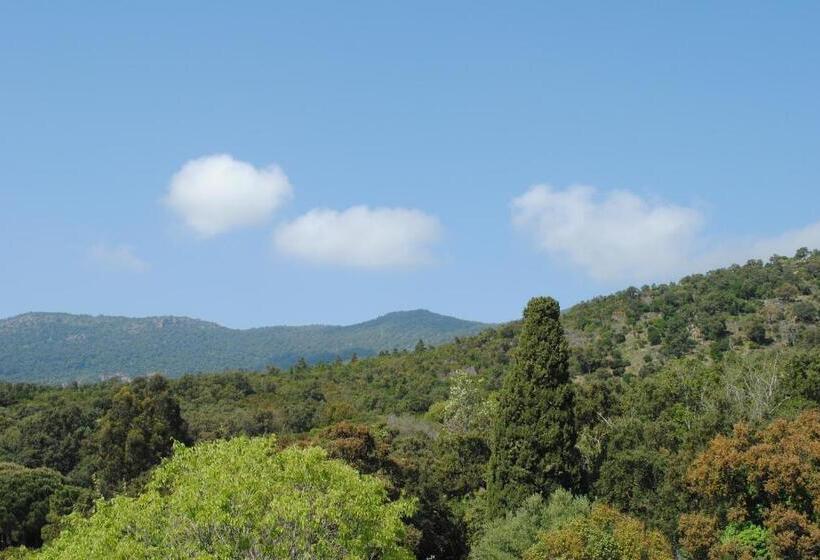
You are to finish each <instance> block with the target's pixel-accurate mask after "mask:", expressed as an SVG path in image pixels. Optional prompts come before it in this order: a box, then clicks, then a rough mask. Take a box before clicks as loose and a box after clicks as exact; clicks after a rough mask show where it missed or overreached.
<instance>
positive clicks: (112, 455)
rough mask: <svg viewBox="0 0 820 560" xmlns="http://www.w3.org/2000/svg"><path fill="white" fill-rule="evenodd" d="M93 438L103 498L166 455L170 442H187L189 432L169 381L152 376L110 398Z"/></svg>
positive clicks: (128, 386)
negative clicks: (109, 403)
mask: <svg viewBox="0 0 820 560" xmlns="http://www.w3.org/2000/svg"><path fill="white" fill-rule="evenodd" d="M95 439H96V444H97V452H98V460H97V471H96V477H97V484H98V485H99V489H100V491H101V492H102V493H103V494H105V495H111V494H112V493H113V492H114V491H115V490H117V489H118V488H119V487H120V486H121V485H122V484H123V483H125V482H127V481H129V480H131V479H133V478H135V477H137V476H138V475H140V474H142V473H144V472H145V471H147V470H148V469H149V468H151V467H152V466H154V465H156V464H157V463H159V462H160V460H161V459H162V458H163V457H165V456H167V455H169V454H170V452H171V449H172V446H173V443H174V441H181V442H187V441H188V429H187V425H186V423H185V421H184V420H183V419H182V416H181V415H180V411H179V403H178V402H177V400H176V399H175V398H174V397H173V396H172V395H171V393H170V391H169V385H168V381H167V380H166V379H165V378H163V377H160V376H152V377H150V378H147V379H137V380H136V381H134V382H133V383H131V384H130V385H126V386H124V387H122V388H121V389H120V390H119V391H118V392H117V393H116V394H115V395H114V398H113V399H112V402H111V408H110V409H109V410H108V411H107V412H106V413H105V415H104V416H103V417H102V420H101V421H100V427H99V429H98V431H97V433H96V437H95Z"/></svg>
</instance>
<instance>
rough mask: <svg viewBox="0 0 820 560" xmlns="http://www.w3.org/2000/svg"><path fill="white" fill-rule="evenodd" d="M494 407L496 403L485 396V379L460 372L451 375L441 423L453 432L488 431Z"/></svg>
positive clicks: (485, 432) (473, 374) (483, 432)
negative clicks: (448, 393)
mask: <svg viewBox="0 0 820 560" xmlns="http://www.w3.org/2000/svg"><path fill="white" fill-rule="evenodd" d="M495 408H496V402H495V401H494V400H491V399H490V398H489V397H488V396H487V390H486V389H485V380H484V378H482V377H480V376H478V375H477V374H475V373H471V372H465V371H459V372H457V373H456V374H455V375H453V377H452V382H451V384H450V395H449V397H448V399H447V400H446V401H445V402H444V411H443V414H442V423H443V424H444V427H445V428H447V430H449V431H451V432H454V433H459V434H467V433H478V434H485V435H486V434H488V433H490V431H491V426H492V421H493V416H494V415H495Z"/></svg>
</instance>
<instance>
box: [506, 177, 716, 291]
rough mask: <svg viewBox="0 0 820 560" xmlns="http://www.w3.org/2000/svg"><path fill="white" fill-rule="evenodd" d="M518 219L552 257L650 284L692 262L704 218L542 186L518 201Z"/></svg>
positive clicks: (603, 275) (618, 196)
mask: <svg viewBox="0 0 820 560" xmlns="http://www.w3.org/2000/svg"><path fill="white" fill-rule="evenodd" d="M512 220H513V224H514V225H515V226H516V227H518V228H519V229H520V230H522V231H524V232H526V233H528V234H530V235H531V236H532V238H533V239H534V240H535V242H536V243H537V245H538V246H539V247H540V248H541V249H543V250H544V251H546V252H547V253H548V254H550V255H554V256H558V257H564V258H567V259H569V261H570V262H572V263H573V264H575V265H576V266H579V267H580V268H582V269H583V270H584V271H586V272H587V273H588V274H590V275H591V276H592V277H594V278H596V279H599V280H609V279H627V278H628V279H636V280H647V279H652V278H657V277H659V276H660V277H663V276H667V275H669V274H672V273H675V272H677V271H678V270H680V267H681V263H682V262H687V261H688V260H689V258H690V255H691V252H692V247H693V242H694V241H695V236H696V234H697V232H698V231H699V229H700V227H701V224H702V222H703V217H702V216H701V214H700V213H699V212H698V211H697V210H694V209H692V208H686V207H683V206H676V205H672V204H663V203H652V202H649V201H647V200H644V199H643V198H641V197H639V196H637V195H635V194H633V193H631V192H628V191H610V192H607V193H601V192H600V191H598V190H597V189H595V188H594V187H589V186H571V187H569V188H567V189H564V190H561V189H556V188H554V187H551V186H549V185H538V186H534V187H532V188H531V189H530V190H528V191H527V192H526V193H524V194H523V195H521V196H519V197H518V198H516V199H514V200H513V201H512Z"/></svg>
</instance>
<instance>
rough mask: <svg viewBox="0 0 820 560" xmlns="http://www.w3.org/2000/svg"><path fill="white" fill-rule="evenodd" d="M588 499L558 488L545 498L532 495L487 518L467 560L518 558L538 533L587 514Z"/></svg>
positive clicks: (507, 559) (536, 537)
mask: <svg viewBox="0 0 820 560" xmlns="http://www.w3.org/2000/svg"><path fill="white" fill-rule="evenodd" d="M589 508H590V505H589V500H587V499H586V498H584V497H575V496H573V495H572V494H570V493H569V492H567V491H566V490H563V489H558V490H556V491H555V492H553V493H552V495H551V496H550V498H549V500H545V499H544V498H542V497H541V495H540V494H533V495H532V496H530V497H529V498H527V499H526V500H524V503H523V505H521V507H519V508H518V509H517V510H516V511H515V513H508V514H507V515H506V516H504V517H499V518H497V519H494V520H492V521H490V522H489V523H488V524H487V526H486V527H485V528H484V530H483V531H482V534H481V537H480V538H479V539H478V540H477V541H476V543H475V544H474V545H473V546H472V547H471V549H470V560H518V559H519V558H521V557H522V556H523V554H524V552H525V551H526V550H527V549H529V548H530V547H532V546H533V545H534V544H535V543H536V541H537V539H538V534H539V533H542V532H544V531H548V530H551V529H554V528H557V527H559V526H561V525H563V524H565V523H567V522H568V521H570V520H572V519H575V518H576V517H582V516H584V515H587V514H588V513H589Z"/></svg>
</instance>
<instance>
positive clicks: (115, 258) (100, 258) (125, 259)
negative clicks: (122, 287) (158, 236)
mask: <svg viewBox="0 0 820 560" xmlns="http://www.w3.org/2000/svg"><path fill="white" fill-rule="evenodd" d="M89 255H90V256H91V258H92V259H93V260H94V261H96V262H98V263H100V264H102V265H103V266H105V267H107V268H111V269H114V270H125V271H129V272H145V271H147V270H148V269H149V268H151V265H149V264H148V263H147V262H145V261H144V260H142V259H141V258H139V257H138V256H137V255H135V254H134V252H133V251H132V249H131V248H130V247H128V246H127V245H107V244H105V243H97V244H96V245H94V246H92V247H91V249H90V250H89Z"/></svg>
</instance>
